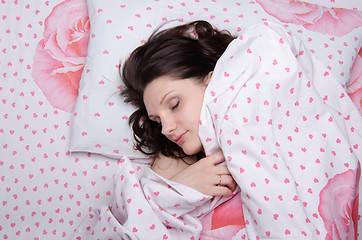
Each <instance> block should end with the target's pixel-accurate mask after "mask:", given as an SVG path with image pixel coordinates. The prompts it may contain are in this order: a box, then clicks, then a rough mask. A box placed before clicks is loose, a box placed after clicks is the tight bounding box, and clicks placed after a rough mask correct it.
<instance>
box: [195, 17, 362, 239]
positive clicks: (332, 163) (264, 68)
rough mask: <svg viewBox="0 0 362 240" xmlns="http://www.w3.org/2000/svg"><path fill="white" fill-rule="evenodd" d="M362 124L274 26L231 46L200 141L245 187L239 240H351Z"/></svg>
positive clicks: (312, 62)
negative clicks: (220, 157)
mask: <svg viewBox="0 0 362 240" xmlns="http://www.w3.org/2000/svg"><path fill="white" fill-rule="evenodd" d="M361 133H362V120H361V116H360V114H359V113H358V112H357V110H356V109H355V107H354V105H353V103H352V102H351V100H350V99H349V98H348V97H347V94H346V92H345V90H344V89H343V88H342V87H341V86H340V85H339V84H338V83H337V81H336V80H335V79H334V78H333V76H332V75H331V73H330V72H329V70H328V68H326V67H325V66H323V65H322V64H321V63H320V62H319V61H318V60H317V59H316V58H315V57H313V56H312V55H311V54H310V53H309V51H308V50H307V49H306V48H305V47H304V46H303V44H302V42H301V41H299V40H298V39H296V38H295V37H294V36H292V35H291V34H290V33H289V32H287V30H285V29H284V28H283V27H281V26H279V25H275V24H273V23H265V24H257V25H254V26H251V27H249V28H248V29H246V30H245V31H244V32H243V33H242V35H241V36H240V37H239V38H238V39H237V40H234V42H232V43H231V44H230V46H229V47H228V49H227V51H226V52H225V53H224V55H223V56H222V57H221V59H220V60H219V61H218V64H217V66H216V68H215V71H214V73H213V77H212V79H211V81H210V84H209V86H208V88H207V90H206V94H205V99H204V105H203V109H202V113H201V122H200V137H201V139H202V141H203V144H204V147H205V150H206V153H207V154H211V153H213V152H215V151H217V150H219V148H221V149H222V150H223V153H224V155H225V158H226V159H227V166H228V168H229V170H230V172H231V173H232V175H233V177H234V179H235V181H236V182H237V183H238V185H239V186H240V188H241V198H242V202H243V208H244V209H243V211H244V217H245V223H246V224H245V225H246V228H245V229H243V230H241V231H240V232H239V234H238V236H237V237H238V239H240V237H241V238H243V239H245V238H247V239H266V238H271V239H354V238H355V234H356V231H357V229H356V228H357V210H358V181H359V176H360V166H359V159H361V157H362V136H361Z"/></svg>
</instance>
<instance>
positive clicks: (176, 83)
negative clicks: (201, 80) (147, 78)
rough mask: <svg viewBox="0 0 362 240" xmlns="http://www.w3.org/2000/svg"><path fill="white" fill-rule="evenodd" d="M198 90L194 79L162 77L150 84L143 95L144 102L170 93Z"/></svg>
mask: <svg viewBox="0 0 362 240" xmlns="http://www.w3.org/2000/svg"><path fill="white" fill-rule="evenodd" d="M193 88H198V83H197V80H196V79H176V78H173V77H170V76H162V77H159V78H156V79H155V80H153V81H152V82H150V83H149V84H148V85H147V86H146V88H145V91H144V93H143V97H144V100H145V101H146V99H149V98H152V99H153V98H160V97H162V95H164V94H167V93H168V92H170V91H174V90H177V91H184V90H192V89H193Z"/></svg>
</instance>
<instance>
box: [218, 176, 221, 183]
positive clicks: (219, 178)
mask: <svg viewBox="0 0 362 240" xmlns="http://www.w3.org/2000/svg"><path fill="white" fill-rule="evenodd" d="M220 184H221V175H219V184H218V185H220Z"/></svg>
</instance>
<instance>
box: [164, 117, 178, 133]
mask: <svg viewBox="0 0 362 240" xmlns="http://www.w3.org/2000/svg"><path fill="white" fill-rule="evenodd" d="M161 123H162V134H163V135H165V136H167V135H169V134H171V133H172V132H173V131H174V130H175V129H176V122H175V121H174V120H173V119H172V118H171V117H165V118H163V119H161Z"/></svg>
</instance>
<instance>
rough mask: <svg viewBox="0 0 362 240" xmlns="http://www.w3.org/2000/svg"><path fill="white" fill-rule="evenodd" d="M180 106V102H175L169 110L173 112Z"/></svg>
mask: <svg viewBox="0 0 362 240" xmlns="http://www.w3.org/2000/svg"><path fill="white" fill-rule="evenodd" d="M179 104H180V101H177V103H176V104H175V105H174V106H173V107H172V108H171V110H175V109H176V108H177V107H178V106H179Z"/></svg>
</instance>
